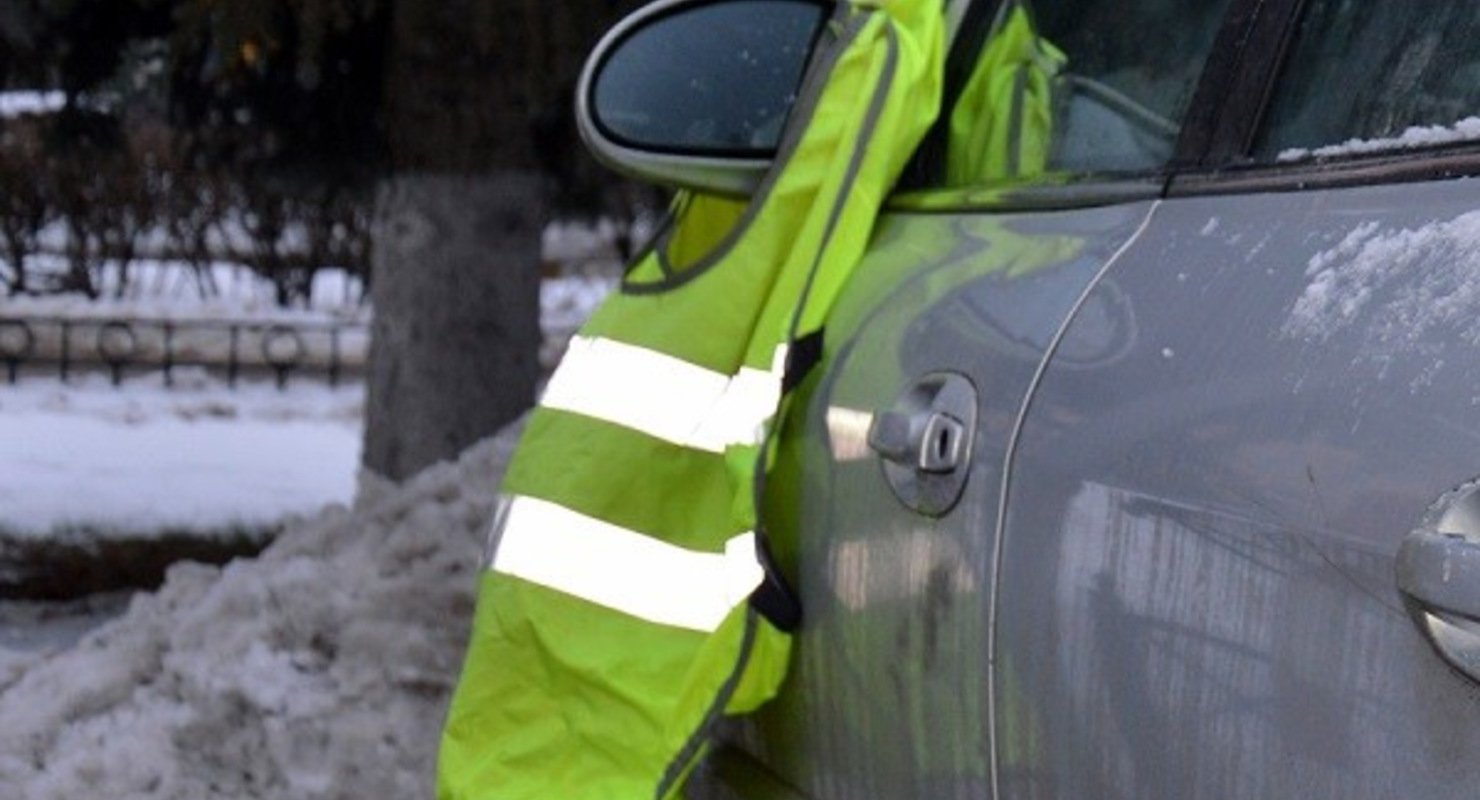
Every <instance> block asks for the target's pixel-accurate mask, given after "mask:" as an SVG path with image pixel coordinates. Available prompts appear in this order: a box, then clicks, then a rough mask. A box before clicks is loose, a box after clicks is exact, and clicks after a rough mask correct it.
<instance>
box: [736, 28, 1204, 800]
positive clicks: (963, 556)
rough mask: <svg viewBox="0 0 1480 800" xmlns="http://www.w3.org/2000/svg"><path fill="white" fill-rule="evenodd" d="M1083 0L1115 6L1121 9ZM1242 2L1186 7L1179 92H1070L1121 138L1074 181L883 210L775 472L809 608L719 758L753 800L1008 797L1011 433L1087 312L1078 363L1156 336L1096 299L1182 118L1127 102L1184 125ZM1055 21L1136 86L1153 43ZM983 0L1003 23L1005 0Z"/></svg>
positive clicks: (1072, 161) (774, 487) (1075, 56)
mask: <svg viewBox="0 0 1480 800" xmlns="http://www.w3.org/2000/svg"><path fill="white" fill-rule="evenodd" d="M1079 5H1080V6H1082V7H1083V8H1082V10H1083V11H1085V12H1091V11H1092V12H1094V13H1096V14H1099V15H1100V16H1102V17H1108V16H1113V15H1111V14H1110V11H1111V10H1112V9H1110V8H1109V6H1108V5H1107V3H1104V2H1091V3H1084V2H1081V3H1079ZM1222 7H1223V6H1222V4H1213V5H1210V6H1208V7H1206V8H1199V9H1197V10H1196V11H1195V12H1189V13H1187V14H1184V15H1182V17H1181V19H1183V21H1184V22H1185V23H1186V24H1187V25H1189V26H1194V27H1195V28H1196V30H1195V31H1193V32H1192V33H1191V34H1189V43H1188V44H1187V45H1186V47H1185V48H1184V50H1183V51H1180V52H1179V53H1178V54H1177V58H1176V59H1171V58H1170V56H1167V58H1168V66H1169V67H1170V66H1171V62H1172V61H1173V60H1174V61H1175V62H1176V64H1175V66H1176V67H1177V69H1178V70H1179V72H1178V76H1177V77H1178V80H1177V81H1176V85H1175V87H1174V89H1171V90H1165V91H1160V92H1156V91H1151V90H1150V89H1147V88H1146V87H1145V86H1141V85H1140V84H1137V85H1135V86H1131V87H1130V89H1129V91H1130V92H1131V93H1136V94H1139V95H1144V96H1142V97H1139V98H1137V97H1131V96H1129V95H1128V96H1127V97H1126V98H1124V99H1123V100H1122V101H1117V104H1115V105H1108V106H1107V105H1104V104H1102V103H1101V102H1100V101H1098V100H1094V99H1085V98H1080V97H1079V96H1078V95H1075V99H1074V101H1073V102H1069V101H1067V100H1066V105H1065V107H1064V108H1062V109H1061V112H1062V113H1063V114H1064V115H1066V116H1064V117H1063V118H1064V119H1067V118H1068V116H1069V115H1074V114H1079V115H1081V116H1087V117H1090V118H1098V119H1100V120H1101V121H1106V120H1111V121H1114V122H1116V123H1117V124H1118V125H1119V126H1120V128H1119V130H1118V131H1117V132H1116V139H1115V142H1116V144H1115V146H1113V147H1111V146H1106V140H1103V139H1102V140H1101V141H1099V142H1095V141H1094V137H1092V136H1088V135H1086V132H1085V130H1084V129H1083V128H1082V127H1081V126H1078V124H1077V123H1076V124H1075V125H1069V124H1065V125H1063V126H1061V127H1060V129H1059V130H1058V133H1057V139H1056V143H1055V148H1054V150H1055V153H1054V162H1053V163H1052V164H1051V166H1053V167H1054V168H1055V172H1054V173H1053V175H1052V176H1051V177H1044V178H1042V179H1032V180H1027V181H1019V182H1016V183H1014V184H1011V185H997V186H983V187H975V186H966V187H957V188H950V189H948V188H945V187H942V186H940V185H932V184H930V182H929V180H928V179H926V181H925V185H924V186H923V187H922V188H919V189H917V190H914V191H911V192H908V193H906V194H905V195H903V196H901V197H898V198H896V199H895V201H894V202H893V203H892V207H891V210H890V212H889V213H887V214H885V215H884V217H883V218H882V220H881V221H880V224H879V227H878V230H877V232H876V234H875V237H874V241H873V244H872V245H871V247H870V249H869V252H868V254H867V256H866V257H865V258H864V260H863V262H862V263H861V264H860V265H859V267H858V269H857V271H856V273H855V274H854V276H853V278H852V279H851V280H850V283H849V285H848V287H847V289H846V290H845V292H844V294H843V295H842V296H841V297H840V299H839V302H838V306H837V308H836V310H835V312H834V313H833V314H832V315H831V318H830V320H829V323H828V326H827V330H826V333H825V341H826V354H825V359H824V361H823V363H822V365H821V367H820V369H819V370H818V373H819V374H818V375H817V377H816V378H815V379H814V381H813V382H811V383H810V384H808V385H807V386H806V387H804V390H803V391H804V394H803V396H802V397H801V398H800V399H799V400H798V406H799V408H798V409H797V413H795V414H793V416H792V417H791V419H790V421H789V423H788V424H789V425H790V426H792V427H791V428H789V429H788V431H787V434H786V435H785V436H784V437H783V438H784V441H785V443H786V446H785V447H784V449H783V450H782V452H781V453H780V456H779V459H778V463H777V465H776V467H775V468H774V470H773V473H772V476H771V480H770V487H771V499H772V505H771V508H770V509H769V517H770V519H771V520H772V522H773V524H774V525H777V527H778V528H779V529H780V530H787V531H791V532H793V533H794V538H792V540H791V541H790V544H789V545H788V544H787V543H786V541H785V537H778V553H777V555H778V558H779V560H780V561H781V562H782V563H783V564H785V565H786V566H787V567H788V571H789V572H790V573H792V574H793V575H794V576H795V581H796V585H797V586H798V588H799V590H800V592H801V595H802V601H803V607H804V609H805V612H804V614H805V619H804V623H803V626H802V628H801V630H800V631H799V633H798V635H797V637H796V642H795V648H796V649H795V652H794V657H793V662H792V665H791V673H790V677H789V679H788V682H787V685H786V687H785V688H784V690H783V693H782V695H781V696H780V697H779V698H778V699H777V700H775V701H773V702H772V703H771V704H770V705H768V706H766V707H765V708H763V709H762V710H761V711H760V712H759V713H758V715H757V718H756V719H755V720H754V721H753V723H752V724H751V725H750V726H749V727H748V729H747V730H745V731H743V732H741V733H739V734H737V736H738V737H739V738H740V739H741V740H742V747H741V748H740V749H739V750H732V751H727V752H726V753H725V754H723V755H722V757H721V758H719V759H717V760H716V764H717V766H716V767H715V771H716V772H718V773H720V775H721V778H722V780H723V781H724V782H726V783H728V784H730V786H731V787H732V789H733V790H734V791H735V792H736V794H738V796H742V797H748V798H764V797H773V798H774V797H806V798H813V800H845V799H850V798H920V797H930V798H983V797H989V796H991V793H992V788H991V787H992V776H993V761H994V752H995V749H994V743H993V741H992V731H993V726H992V723H991V720H992V718H993V714H994V711H993V707H992V696H991V692H990V689H991V685H992V684H991V672H992V663H991V658H992V656H991V646H992V641H991V636H990V621H991V615H992V603H993V600H994V597H995V590H994V583H995V575H996V571H997V570H996V558H997V549H998V548H997V544H998V542H997V538H996V536H995V531H996V530H997V526H998V518H999V515H1000V505H999V501H1000V499H1001V496H1002V488H1003V484H1002V479H1003V475H1004V469H1005V465H1006V463H1007V458H1008V453H1009V449H1010V444H1011V438H1012V436H1013V432H1014V430H1015V426H1016V421H1017V419H1018V417H1019V415H1020V413H1021V412H1022V409H1023V408H1024V407H1025V405H1026V404H1027V400H1028V396H1029V392H1030V389H1031V387H1032V386H1033V384H1034V379H1035V375H1036V374H1037V373H1038V371H1039V370H1040V368H1041V365H1042V364H1043V361H1044V357H1045V354H1046V353H1047V352H1048V350H1049V348H1050V346H1051V344H1052V343H1053V342H1054V341H1055V338H1056V336H1057V335H1058V334H1059V331H1060V330H1061V329H1062V327H1063V326H1064V325H1065V324H1066V322H1067V320H1068V318H1069V316H1070V314H1071V312H1072V311H1075V310H1076V309H1077V310H1078V318H1079V319H1080V320H1082V321H1085V323H1086V324H1089V320H1091V319H1094V320H1098V322H1099V324H1101V325H1102V326H1103V328H1102V329H1101V334H1102V336H1101V337H1100V338H1099V339H1098V340H1097V341H1095V342H1094V343H1093V346H1091V347H1088V348H1082V349H1078V348H1073V347H1070V348H1060V355H1061V357H1062V359H1063V360H1064V362H1065V363H1073V364H1075V365H1077V366H1078V368H1081V369H1086V370H1088V369H1093V368H1095V367H1096V366H1097V365H1102V364H1108V363H1113V362H1115V361H1116V360H1118V359H1120V358H1121V357H1122V352H1123V351H1124V350H1125V349H1126V348H1128V347H1130V346H1131V345H1132V344H1133V342H1134V340H1135V337H1136V332H1135V330H1134V328H1132V327H1125V326H1124V324H1123V323H1125V322H1127V321H1130V317H1128V316H1127V315H1126V314H1125V313H1124V311H1123V309H1121V308H1120V304H1119V301H1118V300H1117V299H1116V298H1114V297H1113V296H1109V295H1104V294H1101V295H1097V296H1096V297H1095V298H1094V299H1091V300H1089V301H1087V302H1086V301H1085V300H1084V295H1085V293H1086V291H1087V289H1088V288H1089V287H1090V285H1091V284H1092V282H1093V280H1094V278H1095V276H1096V275H1097V274H1098V273H1100V272H1101V271H1102V270H1103V269H1104V268H1105V266H1106V265H1107V264H1108V263H1110V262H1111V261H1113V260H1114V259H1115V258H1116V257H1117V254H1118V253H1120V252H1121V251H1122V250H1123V249H1124V248H1125V247H1126V246H1127V245H1128V243H1129V242H1131V241H1133V240H1134V239H1135V238H1136V236H1137V235H1138V232H1140V231H1141V230H1142V229H1143V227H1144V226H1145V224H1146V223H1147V221H1148V219H1149V218H1150V214H1151V210H1152V208H1153V206H1154V204H1155V202H1156V198H1157V197H1158V196H1160V194H1161V193H1162V191H1163V188H1164V183H1165V167H1166V162H1167V161H1168V160H1169V159H1170V158H1171V157H1172V154H1173V152H1174V150H1175V145H1176V138H1177V134H1178V125H1177V123H1167V124H1166V125H1161V126H1156V127H1154V129H1153V130H1149V131H1148V130H1143V128H1144V127H1145V123H1144V122H1143V121H1137V119H1136V118H1135V117H1134V116H1131V115H1128V112H1127V109H1126V108H1125V107H1124V103H1130V104H1132V105H1135V106H1137V107H1138V108H1140V107H1141V106H1143V105H1146V106H1152V107H1154V109H1153V113H1155V114H1156V115H1157V116H1161V117H1167V118H1170V119H1179V118H1180V117H1181V114H1182V112H1183V111H1184V110H1185V109H1186V107H1187V105H1188V101H1189V97H1190V90H1191V87H1192V86H1193V84H1194V83H1195V82H1196V79H1197V76H1198V74H1199V72H1200V70H1201V66H1202V62H1203V61H1204V59H1205V58H1206V56H1207V53H1208V52H1209V49H1210V47H1211V42H1212V40H1213V38H1214V33H1215V32H1216V31H1217V29H1218V25H1219V21H1220V18H1221V9H1222ZM1038 10H1039V11H1040V12H1044V16H1043V18H1042V20H1043V24H1044V25H1045V26H1048V27H1046V28H1045V29H1046V30H1049V29H1051V31H1052V32H1051V33H1050V36H1052V37H1053V38H1055V39H1056V41H1054V42H1053V43H1054V44H1055V45H1059V46H1062V47H1064V48H1065V49H1066V50H1067V51H1068V55H1069V59H1070V63H1071V71H1072V72H1073V73H1074V75H1075V76H1076V77H1077V78H1080V79H1083V80H1086V81H1089V80H1100V79H1107V80H1112V81H1113V80H1115V79H1116V78H1115V71H1116V70H1117V69H1119V68H1121V67H1123V66H1124V64H1123V63H1119V62H1117V61H1116V58H1120V59H1121V61H1122V62H1123V61H1124V60H1125V59H1126V58H1129V57H1130V55H1129V54H1130V53H1131V52H1133V51H1135V50H1138V49H1141V48H1139V46H1138V44H1137V43H1136V42H1134V41H1131V40H1129V39H1127V40H1125V41H1123V42H1121V43H1120V44H1119V45H1118V46H1117V47H1116V48H1105V47H1103V46H1100V48H1099V49H1098V50H1096V49H1094V47H1092V46H1091V45H1092V44H1098V45H1102V44H1103V42H1102V41H1101V42H1098V43H1094V42H1091V39H1090V37H1075V36H1071V35H1070V34H1071V33H1072V30H1073V16H1074V15H1073V14H1063V13H1059V14H1057V15H1051V14H1048V13H1047V11H1046V7H1040V8H1039V9H1038ZM973 11H974V12H975V14H977V15H979V17H976V18H975V19H978V21H979V20H980V18H984V19H985V21H986V22H991V20H992V18H993V16H994V12H995V4H983V5H980V6H978V7H975V8H974V9H973ZM973 19H974V17H971V16H969V17H968V19H967V23H966V31H967V32H966V33H963V36H966V37H970V36H971V35H972V33H971V30H972V28H971V26H972V22H973ZM979 33H980V31H979ZM1061 34H1062V35H1061ZM1058 39H1062V41H1057V40H1058ZM978 43H979V42H978ZM1107 52H1108V53H1110V54H1113V55H1114V56H1115V57H1116V58H1112V57H1110V55H1107ZM1163 55H1165V54H1163ZM1128 81H1129V82H1133V81H1130V80H1129V79H1128ZM1142 89H1146V90H1145V91H1141V90H1142ZM1066 91H1067V90H1066ZM1142 110H1144V109H1142ZM1129 113H1130V114H1134V113H1137V112H1129ZM1168 126H1169V129H1168ZM1097 159H1098V160H1097ZM953 422H954V423H957V424H958V425H959V427H954V426H953V425H952V423H953ZM911 432H913V434H914V435H913V436H911V435H907V434H909V433H911Z"/></svg>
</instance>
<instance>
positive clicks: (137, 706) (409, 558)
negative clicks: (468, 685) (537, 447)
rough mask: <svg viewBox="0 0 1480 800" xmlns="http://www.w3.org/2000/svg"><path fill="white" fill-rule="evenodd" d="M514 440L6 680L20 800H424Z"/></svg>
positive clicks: (282, 542) (296, 534) (367, 498)
mask: <svg viewBox="0 0 1480 800" xmlns="http://www.w3.org/2000/svg"><path fill="white" fill-rule="evenodd" d="M516 437H517V430H516V429H513V428H511V429H509V430H507V431H505V432H504V433H503V434H501V435H500V436H499V437H497V438H495V439H491V440H488V441H486V442H484V443H482V444H480V445H478V446H476V447H474V448H472V449H470V450H469V451H468V452H467V453H465V454H464V455H463V457H462V458H461V460H459V461H458V462H457V463H456V464H442V465H438V466H436V467H433V468H432V469H430V470H428V471H426V472H424V473H422V474H421V475H419V476H417V477H416V478H414V479H413V480H412V481H410V482H409V483H408V484H407V485H405V486H404V487H399V488H397V487H393V486H390V485H387V484H385V483H382V482H380V481H378V480H376V479H374V478H369V477H363V478H362V485H361V488H360V493H359V496H358V498H357V500H356V502H355V504H354V506H353V507H352V508H348V509H346V508H343V507H331V508H330V509H328V510H326V511H324V512H323V513H321V514H319V515H317V516H315V517H313V518H311V519H307V520H304V521H302V522H300V523H299V524H296V525H294V526H291V527H290V528H289V529H288V530H287V531H286V532H284V534H283V535H282V536H280V537H279V538H278V539H277V540H276V542H275V543H274V544H273V545H272V546H271V547H270V548H269V549H268V550H267V551H266V552H264V553H263V555H262V556H261V557H260V558H257V559H252V560H239V561H236V562H233V563H232V564H230V565H228V566H226V567H225V568H220V569H218V568H214V567H206V566H201V565H196V564H182V565H177V566H176V567H174V568H172V569H171V571H170V574H169V577H168V580H167V581H166V584H165V586H164V587H163V588H162V589H161V590H160V591H159V592H157V593H155V594H146V595H139V596H138V597H136V598H135V599H134V601H133V603H132V604H131V605H130V607H129V608H128V611H127V612H126V613H125V614H123V615H122V616H121V617H120V618H118V619H117V620H115V621H112V622H110V623H107V624H105V625H104V626H102V627H100V628H98V629H97V630H94V631H92V632H90V633H88V634H87V635H86V636H85V637H84V638H83V639H82V640H81V642H80V643H79V644H78V645H77V646H76V647H73V648H69V649H61V650H59V651H56V652H51V653H47V654H42V655H33V656H29V657H27V658H26V659H24V660H22V662H21V663H19V664H15V665H12V667H11V668H10V671H9V674H5V673H0V719H3V720H5V725H4V726H0V785H4V786H6V787H10V788H11V791H12V792H14V791H16V790H19V792H20V794H19V795H17V794H9V796H11V797H17V796H18V797H19V798H21V800H60V799H61V798H68V799H69V800H70V799H71V798H79V797H108V798H113V799H114V800H135V799H137V800H142V799H143V798H150V800H217V799H220V800H225V799H226V798H233V799H237V800H241V799H244V798H284V800H289V799H291V800H318V799H319V798H325V799H327V798H372V797H373V798H387V799H389V798H424V797H430V796H431V794H432V780H433V774H434V766H433V765H434V763H435V752H436V746H437V741H438V732H439V728H440V724H441V719H442V715H443V713H444V709H445V706H446V702H447V698H448V695H449V692H450V690H451V688H452V686H453V684H454V681H455V680H456V676H457V672H458V669H459V667H460V660H461V653H462V648H463V642H464V639H465V637H466V635H467V630H468V625H469V619H470V614H471V610H472V605H473V599H474V584H475V580H476V576H477V573H478V568H479V557H480V556H479V554H480V551H481V546H482V539H483V535H484V533H485V529H486V526H487V524H488V520H489V518H490V516H491V513H492V508H493V500H494V493H495V487H496V486H497V482H498V480H499V478H500V475H501V473H502V469H503V465H504V464H505V463H506V461H507V458H508V454H509V452H510V451H511V450H512V447H513V444H514V442H515V440H516Z"/></svg>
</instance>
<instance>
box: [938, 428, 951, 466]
mask: <svg viewBox="0 0 1480 800" xmlns="http://www.w3.org/2000/svg"><path fill="white" fill-rule="evenodd" d="M950 452H951V431H950V429H949V428H941V429H940V433H939V434H938V435H937V436H936V437H935V458H936V460H937V461H945V460H946V456H947V455H949V454H950Z"/></svg>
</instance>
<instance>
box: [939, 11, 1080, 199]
mask: <svg viewBox="0 0 1480 800" xmlns="http://www.w3.org/2000/svg"><path fill="white" fill-rule="evenodd" d="M1066 62H1067V58H1066V57H1065V56H1064V53H1063V52H1062V51H1061V50H1059V49H1058V48H1057V47H1054V46H1053V44H1052V43H1050V42H1048V41H1047V40H1045V39H1043V38H1041V37H1040V36H1039V35H1038V28H1037V24H1036V23H1035V21H1034V19H1033V12H1032V5H1031V3H1029V2H1028V0H1005V2H1003V4H1002V7H1001V8H1000V9H999V10H998V14H997V18H996V20H995V21H994V22H993V23H992V30H991V33H990V34H989V36H988V38H987V42H986V44H985V45H984V46H983V47H982V52H981V54H980V55H979V56H977V59H976V64H975V65H973V67H972V70H971V77H970V78H968V79H967V81H966V85H965V87H963V88H962V90H961V97H960V99H958V100H957V101H956V105H955V107H954V108H953V109H952V110H951V116H950V140H949V144H948V146H947V153H946V184H947V185H949V186H954V187H963V186H971V185H973V184H981V183H984V182H987V181H992V180H1000V179H1003V178H1028V177H1032V176H1035V175H1039V174H1041V173H1042V172H1043V171H1044V169H1045V168H1046V167H1047V166H1048V156H1049V148H1050V146H1051V144H1052V129H1053V114H1054V109H1053V89H1054V80H1055V79H1056V78H1057V77H1058V75H1059V73H1060V72H1061V71H1062V70H1063V68H1064V65H1065V63H1066Z"/></svg>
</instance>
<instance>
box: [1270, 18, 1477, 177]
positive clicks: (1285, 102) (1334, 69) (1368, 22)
mask: <svg viewBox="0 0 1480 800" xmlns="http://www.w3.org/2000/svg"><path fill="white" fill-rule="evenodd" d="M1477 36H1480V4H1476V3H1464V2H1454V0H1308V2H1307V3H1306V10H1305V12H1304V17H1303V18H1302V19H1301V21H1300V25H1299V28H1298V30H1297V32H1296V35H1295V39H1294V42H1293V44H1292V49H1291V52H1290V56H1289V59H1288V60H1287V62H1286V65H1285V68H1284V74H1283V76H1282V79H1281V81H1280V83H1279V85H1278V87H1277V88H1276V91H1275V95H1274V98H1273V104H1272V105H1271V107H1270V111H1269V114H1268V116H1267V118H1266V123H1265V126H1264V129H1263V130H1262V132H1261V134H1260V136H1259V137H1258V140H1257V143H1256V147H1255V156H1256V157H1257V158H1259V159H1261V160H1276V159H1279V160H1291V159H1298V158H1302V157H1307V156H1309V155H1312V154H1314V155H1319V156H1334V155H1347V154H1353V153H1362V152H1371V151H1390V150H1393V149H1396V148H1402V147H1415V146H1424V145H1431V144H1440V143H1446V142H1452V141H1457V140H1464V139H1480V119H1476V118H1475V117H1474V115H1476V114H1480V39H1477Z"/></svg>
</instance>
